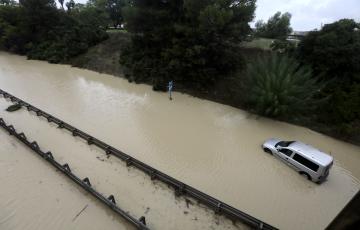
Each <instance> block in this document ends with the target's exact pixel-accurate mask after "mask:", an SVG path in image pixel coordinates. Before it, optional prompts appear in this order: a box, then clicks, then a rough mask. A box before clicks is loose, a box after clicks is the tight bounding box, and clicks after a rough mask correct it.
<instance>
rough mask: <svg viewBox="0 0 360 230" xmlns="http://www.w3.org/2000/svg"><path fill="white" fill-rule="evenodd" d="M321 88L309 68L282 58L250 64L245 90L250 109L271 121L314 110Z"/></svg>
mask: <svg viewBox="0 0 360 230" xmlns="http://www.w3.org/2000/svg"><path fill="white" fill-rule="evenodd" d="M321 88H322V85H321V84H319V83H318V82H317V80H316V78H314V77H313V74H312V70H311V69H310V68H309V67H306V66H303V67H300V65H299V63H298V62H297V61H296V60H295V59H293V58H289V57H287V56H284V55H280V54H273V55H272V56H268V57H261V58H259V59H258V60H257V61H254V62H252V63H250V64H249V66H248V70H247V79H246V84H245V87H244V89H243V90H244V94H245V95H247V96H246V101H247V103H248V105H249V107H250V108H253V109H254V110H255V112H257V113H258V114H261V115H265V116H269V117H280V118H291V117H294V116H301V115H303V114H304V113H305V112H308V111H311V110H313V109H314V108H315V107H316V106H317V105H318V104H319V103H320V102H321V100H318V99H316V95H317V94H318V93H319V91H320V89H321Z"/></svg>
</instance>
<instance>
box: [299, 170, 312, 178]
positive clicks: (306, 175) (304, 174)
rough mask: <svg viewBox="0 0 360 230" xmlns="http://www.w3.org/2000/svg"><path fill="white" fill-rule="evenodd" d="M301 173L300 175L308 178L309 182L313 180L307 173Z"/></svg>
mask: <svg viewBox="0 0 360 230" xmlns="http://www.w3.org/2000/svg"><path fill="white" fill-rule="evenodd" d="M299 173H300V175H302V176H304V177H306V178H307V179H308V180H311V176H310V175H309V174H308V173H306V172H299Z"/></svg>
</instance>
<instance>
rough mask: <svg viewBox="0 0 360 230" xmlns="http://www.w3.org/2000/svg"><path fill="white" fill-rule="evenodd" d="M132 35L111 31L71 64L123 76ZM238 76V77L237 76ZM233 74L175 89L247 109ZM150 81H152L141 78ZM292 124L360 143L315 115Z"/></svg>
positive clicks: (251, 53) (249, 54)
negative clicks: (207, 83)
mask: <svg viewBox="0 0 360 230" xmlns="http://www.w3.org/2000/svg"><path fill="white" fill-rule="evenodd" d="M129 39H130V36H129V34H127V33H126V32H122V31H121V32H111V33H109V39H108V40H106V41H104V42H102V43H100V44H98V45H96V46H94V47H92V48H90V49H89V50H88V52H87V53H85V54H82V55H80V56H78V57H76V58H73V59H71V60H70V61H69V62H68V63H67V64H71V65H73V66H75V67H79V68H85V69H89V70H93V71H97V72H100V73H106V74H111V75H115V76H119V77H123V76H124V75H123V67H122V66H121V65H120V63H119V59H120V55H121V49H122V45H123V44H124V43H125V42H127V41H128V40H129ZM269 52H270V51H269V50H263V49H260V48H254V47H252V48H244V49H243V55H244V56H245V57H246V59H247V60H251V59H254V58H255V57H257V56H258V55H264V54H265V55H266V54H269ZM237 78H238V77H237ZM237 78H235V77H234V78H230V79H224V80H221V81H219V82H217V84H216V85H214V86H209V87H208V88H207V89H204V90H198V89H196V90H195V89H191V88H188V87H185V86H182V85H179V84H177V83H175V91H178V92H182V93H186V94H189V95H191V96H194V97H198V98H202V99H207V100H211V101H215V102H219V103H222V104H225V105H230V106H233V107H236V108H240V109H244V108H245V106H244V103H243V100H242V98H243V94H244V92H241V91H240V90H239V88H240V87H239V84H240V83H239V82H240V81H239V79H237ZM140 83H146V84H150V82H140ZM283 121H285V122H289V123H292V124H296V125H300V126H304V127H307V128H310V129H312V130H314V131H317V132H320V133H323V134H326V135H329V136H332V137H334V138H337V139H341V140H344V141H347V142H350V143H353V144H356V145H360V132H357V133H352V134H351V135H348V136H344V135H343V134H342V133H340V132H339V130H338V127H337V126H333V125H329V124H323V123H319V122H317V121H314V119H313V118H311V117H310V116H309V118H302V119H301V120H283Z"/></svg>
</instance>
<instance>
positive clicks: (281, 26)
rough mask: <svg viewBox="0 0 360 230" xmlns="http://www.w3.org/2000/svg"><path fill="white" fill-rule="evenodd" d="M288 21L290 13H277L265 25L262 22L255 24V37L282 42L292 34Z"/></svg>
mask: <svg viewBox="0 0 360 230" xmlns="http://www.w3.org/2000/svg"><path fill="white" fill-rule="evenodd" d="M290 20H291V14H290V13H284V14H281V12H277V13H276V14H275V15H274V16H272V17H271V18H269V20H268V21H267V23H265V22H264V21H262V20H260V21H257V22H256V24H255V27H256V30H255V35H256V36H258V37H264V38H272V39H282V40H284V39H286V37H287V36H288V35H289V34H290V33H291V32H292V28H291V27H290Z"/></svg>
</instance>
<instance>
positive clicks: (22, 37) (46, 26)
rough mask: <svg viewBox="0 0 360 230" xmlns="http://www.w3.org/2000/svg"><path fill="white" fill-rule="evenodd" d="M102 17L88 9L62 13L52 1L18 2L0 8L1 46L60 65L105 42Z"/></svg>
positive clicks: (26, 0)
mask: <svg viewBox="0 0 360 230" xmlns="http://www.w3.org/2000/svg"><path fill="white" fill-rule="evenodd" d="M74 6H75V5H74ZM103 17H104V15H103V14H100V13H99V12H98V10H97V9H96V8H94V7H91V6H84V7H81V8H78V9H77V10H71V11H68V12H65V11H64V10H59V9H57V8H56V4H55V2H54V1H53V0H20V3H19V4H10V5H4V6H0V46H1V47H2V48H3V49H5V50H9V51H12V52H16V53H20V54H26V55H28V57H29V58H34V59H41V60H48V61H50V62H61V61H64V60H68V59H69V58H70V57H72V56H76V55H78V54H80V53H83V52H85V51H86V50H87V48H88V47H89V46H91V45H94V44H96V43H98V42H100V41H102V40H104V39H105V38H106V36H107V34H106V32H105V28H106V26H107V22H105V20H104V19H103Z"/></svg>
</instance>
